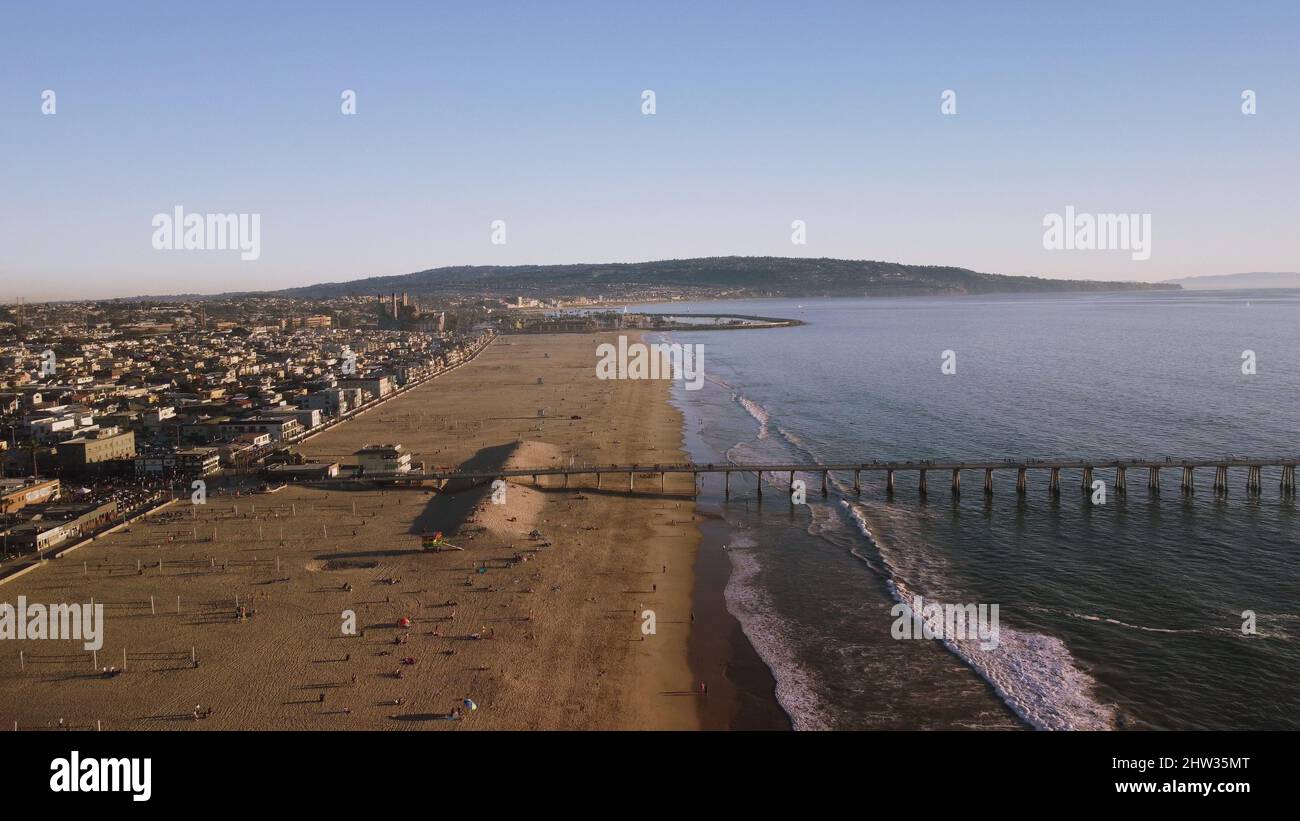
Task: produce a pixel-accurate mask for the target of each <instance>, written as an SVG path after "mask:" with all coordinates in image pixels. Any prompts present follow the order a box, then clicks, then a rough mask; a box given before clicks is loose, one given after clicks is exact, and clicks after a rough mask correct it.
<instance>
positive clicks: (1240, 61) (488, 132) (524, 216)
mask: <svg viewBox="0 0 1300 821" xmlns="http://www.w3.org/2000/svg"><path fill="white" fill-rule="evenodd" d="M884 11H885V7H883V6H881V7H879V8H877V7H864V6H861V5H855V4H839V3H818V4H814V5H812V6H810V7H807V8H800V9H798V10H791V9H789V8H788V7H786V6H784V5H779V4H775V3H767V2H763V3H753V4H747V5H745V6H743V7H740V8H723V7H717V8H700V7H698V6H697V5H694V4H671V6H670V7H665V8H663V10H662V13H660V14H655V15H648V14H646V13H645V12H644V10H643V9H640V8H637V7H635V6H630V5H629V6H616V7H612V8H611V7H605V6H601V5H596V4H579V3H561V4H556V5H552V6H547V7H545V8H540V7H531V6H528V5H524V4H508V5H503V6H494V7H491V8H463V7H436V6H433V7H431V6H425V5H420V4H408V3H394V4H392V5H388V6H385V7H384V10H383V14H382V15H377V16H374V17H371V18H363V17H359V16H357V15H356V14H355V13H354V11H353V10H352V9H351V8H350V7H349V6H347V5H344V4H340V3H319V4H310V5H305V4H298V3H285V4H283V5H277V6H275V7H258V6H251V5H250V6H239V5H236V6H235V7H233V8H232V9H228V10H224V11H223V13H222V14H221V15H214V16H212V17H210V18H209V17H205V18H203V27H202V30H201V31H196V30H195V26H194V25H193V20H192V19H191V16H190V15H189V14H178V13H177V7H176V6H174V5H164V4H161V3H138V4H133V5H131V6H130V7H127V8H111V7H107V6H105V7H96V6H87V7H73V8H68V7H60V6H41V7H32V8H19V7H6V8H5V9H3V10H0V68H2V69H3V76H4V79H3V80H2V81H0V112H3V123H4V128H3V129H2V130H0V166H2V170H3V174H4V179H5V181H6V182H5V189H6V190H5V195H4V196H3V197H0V299H6V300H12V299H14V298H16V297H24V298H26V299H27V300H28V301H32V302H39V301H45V300H67V299H87V298H106V297H112V296H138V295H145V294H182V293H202V294H214V293H222V292H228V291H253V290H279V289H282V288H291V287H297V286H303V285H311V284H317V283H322V282H339V281H347V280H353V279H362V278H366V277H371V276H393V275H400V274H406V273H413V272H416V271H421V270H426V269H430V268H440V267H445V266H455V265H521V264H574V263H580V262H584V261H590V262H594V263H610V262H644V261H650V260H658V259H673V258H690V257H715V256H730V255H738V256H796V257H833V258H842V259H869V260H884V261H890V262H898V263H903V264H911V265H949V266H956V267H962V268H968V269H972V270H976V271H981V272H986V273H995V274H1006V275H1022V276H1039V277H1044V278H1049V279H1091V280H1121V281H1139V282H1159V281H1164V280H1169V279H1176V278H1182V277H1187V276H1197V275H1215V274H1222V273H1224V272H1237V271H1241V272H1248V271H1273V270H1277V271H1290V270H1295V269H1296V268H1297V267H1300V265H1298V263H1297V261H1296V258H1295V257H1296V254H1295V243H1294V241H1293V240H1292V238H1291V237H1292V235H1293V231H1294V226H1293V225H1292V224H1291V221H1292V220H1291V217H1290V213H1291V212H1292V210H1293V207H1292V199H1293V197H1294V192H1295V190H1296V189H1297V187H1300V173H1298V170H1300V163H1298V162H1297V160H1296V158H1295V153H1294V145H1295V138H1296V135H1297V133H1300V129H1298V128H1297V125H1300V105H1297V103H1298V102H1300V100H1298V99H1297V98H1298V97H1300V91H1298V90H1297V89H1296V88H1295V86H1294V84H1293V83H1292V82H1290V78H1292V77H1294V76H1296V74H1297V71H1298V70H1300V55H1297V53H1296V52H1295V49H1294V47H1293V46H1294V44H1293V43H1292V42H1291V36H1290V35H1291V32H1293V31H1295V30H1296V23H1297V22H1300V8H1297V7H1295V6H1294V5H1291V4H1287V3H1282V2H1265V3H1258V4H1252V5H1250V6H1247V7H1238V6H1234V5H1231V4H1226V3H1174V2H1156V3H1151V4H1146V5H1144V6H1142V7H1140V8H1132V7H1130V6H1128V5H1125V4H1121V3H1109V2H1101V3H1096V4H1090V5H1089V6H1088V7H1087V8H1086V9H1075V8H1072V7H1071V8H1066V7H1060V6H1057V7H1050V6H1049V7H1040V6H1024V7H1019V8H1014V9H1006V8H996V9H995V8H975V7H969V8H968V7H962V6H959V5H949V4H942V3H924V4H916V5H910V6H908V7H906V8H894V7H889V8H888V14H885V13H884ZM46 90H51V91H53V92H55V94H56V98H55V100H56V102H57V107H56V111H55V112H54V113H52V114H48V113H43V112H42V107H43V104H44V100H43V94H44V92H45V91H46ZM645 90H652V91H653V92H654V94H655V112H654V113H653V114H644V113H642V110H643V109H642V107H643V96H642V95H643V91H645ZM947 90H952V91H953V92H955V95H956V96H955V106H956V108H955V112H956V113H955V114H944V113H942V111H941V105H942V104H943V97H942V95H943V94H944V93H945V91H947ZM1246 90H1250V91H1252V92H1253V93H1254V94H1255V95H1256V100H1257V111H1256V113H1254V114H1249V115H1248V114H1245V113H1243V111H1242V105H1243V103H1242V94H1243V92H1244V91H1246ZM346 91H353V92H355V113H354V114H344V113H343V111H342V106H341V100H342V98H343V94H344V92H346ZM177 207H181V208H183V209H185V211H186V212H188V213H199V214H205V213H206V214H212V213H238V214H256V215H259V218H260V247H259V252H258V255H257V258H256V259H255V260H249V261H243V260H241V259H240V256H239V255H238V254H237V253H234V252H230V251H214V250H202V251H198V250H191V251H185V252H180V251H169V250H157V249H156V248H155V247H154V246H153V245H152V244H151V237H152V236H153V234H154V228H153V227H152V224H151V220H152V219H153V218H154V217H155V215H157V214H167V213H171V212H172V210H173V209H174V208H177ZM1068 207H1073V208H1075V209H1078V211H1080V212H1084V213H1089V214H1147V215H1150V220H1151V253H1150V258H1149V259H1146V260H1139V259H1135V258H1133V255H1131V254H1130V253H1128V252H1127V251H1123V250H1106V251H1092V252H1085V251H1050V250H1046V249H1045V248H1044V245H1043V238H1044V229H1043V220H1044V217H1045V216H1046V215H1050V214H1054V213H1058V212H1062V211H1064V210H1065V209H1066V208H1068ZM496 220H501V221H504V222H505V224H506V226H507V232H508V233H507V237H508V239H507V241H506V242H505V243H504V244H493V242H492V231H493V229H492V225H493V223H494V221H496ZM796 220H800V221H802V222H803V223H804V224H805V225H806V238H807V242H806V244H803V245H795V244H792V242H791V235H792V223H793V222H794V221H796Z"/></svg>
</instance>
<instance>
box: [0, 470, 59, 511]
mask: <svg viewBox="0 0 1300 821" xmlns="http://www.w3.org/2000/svg"><path fill="white" fill-rule="evenodd" d="M57 498H59V480H58V479H3V480H0V515H4V516H8V515H9V514H11V513H16V512H18V511H19V510H22V509H23V508H24V507H27V506H28V505H38V504H40V503H41V502H48V501H50V500H52V499H57Z"/></svg>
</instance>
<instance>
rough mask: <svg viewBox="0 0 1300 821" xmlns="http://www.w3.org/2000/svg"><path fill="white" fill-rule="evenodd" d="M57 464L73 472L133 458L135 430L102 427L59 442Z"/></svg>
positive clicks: (83, 471)
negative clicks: (90, 432) (120, 430)
mask: <svg viewBox="0 0 1300 821" xmlns="http://www.w3.org/2000/svg"><path fill="white" fill-rule="evenodd" d="M57 453H58V460H59V466H60V467H61V468H63V469H64V470H66V471H70V472H72V473H85V472H93V471H96V470H98V469H101V468H105V467H108V466H110V465H112V464H113V463H117V462H122V461H127V460H131V461H133V460H134V459H135V433H134V432H133V431H129V430H128V431H123V432H119V431H118V430H117V429H116V428H103V429H101V430H97V431H95V432H94V433H93V434H91V435H89V436H81V437H78V438H76V439H69V440H68V441H66V442H60V443H59V446H58V448H57Z"/></svg>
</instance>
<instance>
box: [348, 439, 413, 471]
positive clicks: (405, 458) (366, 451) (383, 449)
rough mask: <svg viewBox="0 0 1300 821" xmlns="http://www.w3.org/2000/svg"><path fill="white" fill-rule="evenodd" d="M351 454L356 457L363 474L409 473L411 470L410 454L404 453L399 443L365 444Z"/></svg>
mask: <svg viewBox="0 0 1300 821" xmlns="http://www.w3.org/2000/svg"><path fill="white" fill-rule="evenodd" d="M353 455H354V456H356V457H357V464H358V466H360V468H361V474H362V475H363V476H371V475H374V474H377V473H409V472H410V470H411V454H409V453H404V452H403V451H402V446H401V445H366V446H365V447H364V448H362V449H361V450H359V451H357V452H356V453H355V454H353Z"/></svg>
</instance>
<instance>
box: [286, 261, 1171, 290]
mask: <svg viewBox="0 0 1300 821" xmlns="http://www.w3.org/2000/svg"><path fill="white" fill-rule="evenodd" d="M653 288H669V289H682V290H692V289H702V290H708V291H713V292H725V293H727V294H728V295H731V296H790V297H794V296H799V297H811V296H917V295H938V294H1005V293H1040V292H1061V291H1146V290H1176V289H1177V288H1178V286H1177V285H1176V284H1151V283H1138V282H1094V281H1087V280H1066V279H1044V278H1041V277H1026V276H1002V275H999V274H983V273H979V272H976V271H971V270H969V269H966V268H952V267H946V266H936V265H903V264H900V263H897V262H875V261H869V260H848V259H826V258H822V259H808V258H802V257H800V258H793V257H704V258H698V259H672V260H661V261H657V262H627V263H605V264H580V265H510V266H501V265H477V266H458V267H448V268H432V269H429V270H426V271H419V272H417V273H413V274H403V275H400V276H381V277H371V278H368V279H357V280H351V281H348V282H330V283H323V284H320V285H308V286H305V287H301V288H289V289H286V290H283V291H278V292H276V293H277V294H280V295H283V296H291V297H300V298H307V299H323V298H330V297H339V296H349V295H359V296H366V295H371V294H383V293H390V292H393V291H406V292H409V293H411V294H417V295H418V294H431V295H438V294H441V295H452V294H472V293H481V294H494V295H497V296H511V295H525V296H532V297H563V296H579V295H586V296H597V295H600V294H602V293H604V294H610V295H615V294H617V295H627V294H633V293H635V292H636V291H638V290H645V289H653Z"/></svg>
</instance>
